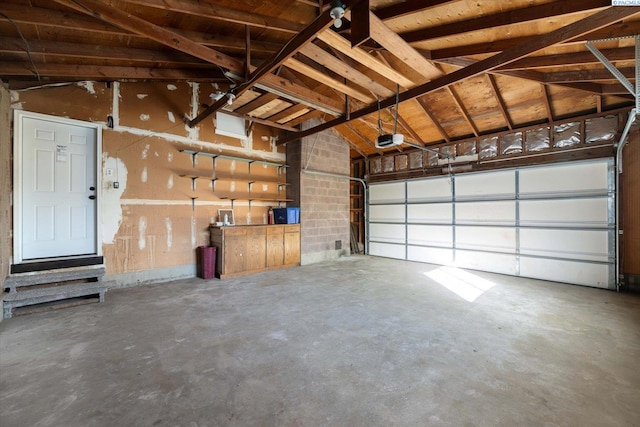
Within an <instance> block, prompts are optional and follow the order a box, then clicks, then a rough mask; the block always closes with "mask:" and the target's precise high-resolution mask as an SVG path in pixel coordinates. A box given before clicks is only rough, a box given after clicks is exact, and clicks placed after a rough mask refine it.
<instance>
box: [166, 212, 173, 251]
mask: <svg viewBox="0 0 640 427" xmlns="http://www.w3.org/2000/svg"><path fill="white" fill-rule="evenodd" d="M164 225H165V227H166V229H167V249H171V245H172V244H173V234H172V231H173V225H172V223H171V218H169V217H166V218H165V219H164Z"/></svg>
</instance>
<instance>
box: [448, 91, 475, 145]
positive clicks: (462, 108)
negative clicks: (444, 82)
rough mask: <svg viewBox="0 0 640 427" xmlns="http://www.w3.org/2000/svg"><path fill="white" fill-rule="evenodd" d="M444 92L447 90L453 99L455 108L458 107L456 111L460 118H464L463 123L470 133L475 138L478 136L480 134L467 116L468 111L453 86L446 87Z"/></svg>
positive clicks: (471, 119) (469, 116)
mask: <svg viewBox="0 0 640 427" xmlns="http://www.w3.org/2000/svg"><path fill="white" fill-rule="evenodd" d="M446 90H447V92H449V94H450V95H451V97H452V98H453V101H454V103H455V104H456V107H458V111H460V114H462V117H464V120H465V122H467V124H468V125H469V127H470V128H471V131H472V132H473V134H474V135H475V136H478V135H479V134H480V132H479V131H478V128H477V127H476V125H475V123H473V118H471V115H470V114H469V111H468V110H467V108H466V107H465V106H464V103H463V102H462V99H461V98H460V96H459V95H458V93H457V92H456V90H455V89H454V87H453V85H451V86H447V87H446Z"/></svg>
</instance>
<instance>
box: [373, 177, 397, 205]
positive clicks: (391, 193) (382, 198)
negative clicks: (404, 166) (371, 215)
mask: <svg viewBox="0 0 640 427" xmlns="http://www.w3.org/2000/svg"><path fill="white" fill-rule="evenodd" d="M404 186H405V184H404V182H393V183H389V184H373V185H371V186H370V187H369V202H370V203H371V204H376V203H404V202H405V190H404Z"/></svg>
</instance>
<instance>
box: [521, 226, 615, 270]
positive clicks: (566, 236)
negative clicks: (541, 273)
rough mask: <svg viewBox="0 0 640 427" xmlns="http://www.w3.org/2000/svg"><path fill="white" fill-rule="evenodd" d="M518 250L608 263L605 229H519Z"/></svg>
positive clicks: (530, 253) (607, 232)
mask: <svg viewBox="0 0 640 427" xmlns="http://www.w3.org/2000/svg"><path fill="white" fill-rule="evenodd" d="M520 253H521V254H523V255H536V256H544V257H549V258H567V259H576V260H578V259H579V260H586V261H601V262H608V260H609V231H608V230H557V229H546V230H545V229H522V230H520Z"/></svg>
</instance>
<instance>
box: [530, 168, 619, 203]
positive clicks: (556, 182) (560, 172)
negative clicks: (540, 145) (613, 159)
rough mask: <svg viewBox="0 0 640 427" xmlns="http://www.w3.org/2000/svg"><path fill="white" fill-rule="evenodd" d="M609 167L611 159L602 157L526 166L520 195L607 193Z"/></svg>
mask: <svg viewBox="0 0 640 427" xmlns="http://www.w3.org/2000/svg"><path fill="white" fill-rule="evenodd" d="M608 169H609V165H608V164H607V162H602V161H598V162H585V163H580V164H569V165H567V164H562V165H554V166H544V167H532V168H523V169H522V170H520V175H519V190H520V196H521V197H527V196H541V195H561V194H562V195H564V194H566V195H587V194H606V192H607V189H608V188H609V178H608V177H609V170H608Z"/></svg>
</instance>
